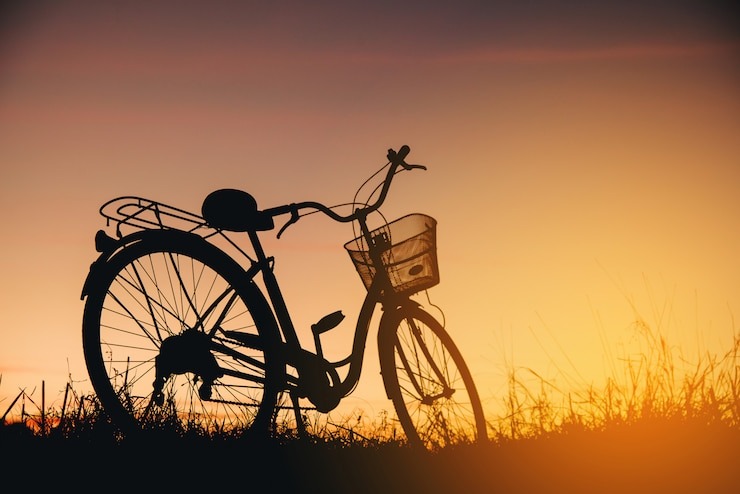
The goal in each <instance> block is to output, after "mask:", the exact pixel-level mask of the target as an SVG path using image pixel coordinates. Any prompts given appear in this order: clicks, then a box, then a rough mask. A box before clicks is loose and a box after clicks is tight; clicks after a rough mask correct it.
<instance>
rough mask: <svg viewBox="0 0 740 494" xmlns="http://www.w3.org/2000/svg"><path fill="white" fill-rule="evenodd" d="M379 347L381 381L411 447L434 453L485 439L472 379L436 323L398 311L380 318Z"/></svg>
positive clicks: (415, 312)
mask: <svg viewBox="0 0 740 494" xmlns="http://www.w3.org/2000/svg"><path fill="white" fill-rule="evenodd" d="M378 343H379V344H378V351H379V356H380V369H381V373H382V375H383V382H384V384H385V387H386V391H387V393H388V397H389V398H390V399H391V401H392V402H393V406H394V408H395V410H396V414H397V416H398V420H399V422H400V423H401V426H402V427H403V431H404V433H405V434H406V438H407V441H408V443H409V444H410V445H412V446H417V447H423V448H425V449H428V450H438V449H440V448H443V447H446V446H450V445H454V444H469V443H474V442H478V441H485V440H486V439H487V432H486V422H485V417H484V414H483V407H482V404H481V401H480V398H479V395H478V391H477V389H476V387H475V383H474V382H473V378H472V375H471V374H470V371H469V369H468V366H467V365H466V363H465V361H464V359H463V357H462V354H461V353H460V351H459V350H458V348H457V346H456V345H455V343H454V342H453V341H452V338H451V337H450V336H449V334H448V333H447V331H446V330H445V329H444V327H442V325H441V324H440V323H439V321H437V319H435V318H434V317H433V316H432V315H431V314H429V313H428V312H426V311H425V310H423V309H422V308H420V307H418V306H412V305H407V306H403V307H400V308H399V309H397V310H395V311H391V312H388V313H386V314H384V316H383V320H381V329H380V333H379V342H378Z"/></svg>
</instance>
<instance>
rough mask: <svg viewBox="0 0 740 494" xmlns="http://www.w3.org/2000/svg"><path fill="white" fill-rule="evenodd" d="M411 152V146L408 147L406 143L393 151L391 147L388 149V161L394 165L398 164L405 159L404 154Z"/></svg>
mask: <svg viewBox="0 0 740 494" xmlns="http://www.w3.org/2000/svg"><path fill="white" fill-rule="evenodd" d="M410 152H411V148H410V147H408V146H407V145H406V144H404V145H403V146H401V149H399V150H398V152H396V151H394V150H393V149H389V150H388V161H390V162H391V163H392V164H394V165H400V164H401V163H403V160H405V159H406V156H408V155H409V153H410Z"/></svg>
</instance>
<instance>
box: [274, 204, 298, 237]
mask: <svg viewBox="0 0 740 494" xmlns="http://www.w3.org/2000/svg"><path fill="white" fill-rule="evenodd" d="M299 219H300V216H298V208H296V207H295V204H291V205H290V219H289V220H288V221H286V222H285V224H284V225H283V226H282V228H280V231H278V234H277V238H280V235H282V234H283V232H284V231H285V230H286V229H287V228H288V227H289V226H290V225H292V224H293V223H295V222H296V221H298V220H299Z"/></svg>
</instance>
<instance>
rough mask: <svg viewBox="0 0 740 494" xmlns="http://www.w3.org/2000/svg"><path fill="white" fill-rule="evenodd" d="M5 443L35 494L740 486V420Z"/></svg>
mask: <svg viewBox="0 0 740 494" xmlns="http://www.w3.org/2000/svg"><path fill="white" fill-rule="evenodd" d="M0 452H1V458H2V462H1V463H0V471H2V479H3V480H2V484H0V485H3V486H6V487H10V486H13V485H16V486H23V488H24V489H23V490H26V489H30V490H31V491H32V492H45V491H47V490H48V491H49V492H53V491H55V490H63V491H65V492H67V491H68V490H69V488H71V489H72V491H73V492H80V491H82V492H88V491H89V492H101V491H107V492H131V493H133V492H159V491H161V492H168V493H169V492H197V491H202V490H205V489H207V490H208V491H213V490H214V489H217V490H219V492H226V490H224V489H228V491H235V492H301V493H335V492H336V493H384V494H385V493H396V492H398V493H430V494H431V493H443V492H444V493H489V492H490V493H528V494H531V493H560V492H563V493H566V492H567V493H648V492H649V493H661V492H665V493H671V494H676V493H679V494H680V493H687V494H688V493H691V494H700V493H736V492H740V428H737V427H735V428H729V427H726V426H720V425H716V426H707V425H697V424H687V423H683V422H682V423H680V424H677V423H666V422H655V423H649V422H647V421H641V422H640V423H639V424H636V425H630V426H621V427H612V428H611V429H608V430H606V431H600V432H594V431H583V430H579V431H571V432H570V433H560V434H557V435H553V436H551V437H544V436H543V437H539V438H535V439H524V440H517V441H506V442H497V443H493V442H492V443H490V444H485V445H476V446H460V447H455V448H448V449H445V450H442V451H439V452H436V453H428V452H419V451H415V450H411V449H409V448H406V447H403V446H400V445H398V444H386V445H380V446H371V447H368V446H362V445H359V444H358V445H352V446H346V445H341V444H336V443H334V444H332V443H320V442H316V441H309V440H297V439H292V440H282V441H279V440H268V441H264V442H259V443H255V442H248V441H246V440H237V439H232V440H217V441H214V440H209V439H206V438H188V439H183V438H172V437H169V438H167V437H165V436H156V437H155V436H148V437H144V438H140V439H137V440H133V439H130V440H129V439H127V440H124V441H121V442H118V443H116V442H114V441H112V439H111V438H103V437H87V438H84V437H77V438H69V437H65V438H62V437H54V436H53V435H52V436H51V437H47V438H43V437H39V436H30V435H28V434H24V433H23V431H18V430H14V429H12V428H8V427H3V428H0ZM3 490H5V489H3ZM6 492H7V491H6Z"/></svg>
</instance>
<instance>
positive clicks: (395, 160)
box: [262, 144, 427, 238]
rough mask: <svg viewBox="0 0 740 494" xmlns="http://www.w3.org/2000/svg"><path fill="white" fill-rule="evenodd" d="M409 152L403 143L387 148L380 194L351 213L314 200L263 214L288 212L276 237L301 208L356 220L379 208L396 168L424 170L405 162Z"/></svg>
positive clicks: (281, 207)
mask: <svg viewBox="0 0 740 494" xmlns="http://www.w3.org/2000/svg"><path fill="white" fill-rule="evenodd" d="M409 152H411V148H409V147H408V146H407V145H405V144H404V145H403V146H401V147H400V148H399V150H398V151H395V150H393V149H389V150H388V154H387V158H388V162H389V163H390V167H389V168H388V173H387V174H386V176H385V179H384V180H383V187H382V189H381V190H380V195H379V196H378V199H376V201H375V202H374V203H373V204H370V205H365V206H364V207H361V208H359V207H358V208H356V209H355V210H354V211H353V212H352V213H351V214H348V215H341V214H338V213H337V212H335V211H334V210H333V209H331V208H330V207H328V206H325V205H324V204H321V203H319V202H314V201H305V202H299V203H291V204H286V205H284V206H277V207H274V208H269V209H265V210H263V211H262V212H263V214H266V215H269V216H271V217H274V216H280V215H282V214H287V213H290V219H289V220H288V221H287V222H286V223H285V224H284V225H283V226H282V228H280V230H279V231H278V234H277V238H280V236H281V235H282V234H283V232H285V230H286V229H287V228H288V227H289V226H290V225H292V224H293V223H295V222H296V221H298V220H299V219H300V215H299V214H298V212H299V211H300V210H301V209H314V210H316V211H319V212H321V213H324V214H326V215H327V216H328V217H330V218H331V219H333V220H335V221H338V222H340V223H348V222H350V221H355V220H357V219H358V218H359V217H360V216H363V217H364V216H367V215H368V214H370V213H372V212H373V211H376V210H377V209H379V208H380V206H381V205H382V204H383V202H384V201H385V197H386V195H387V194H388V190H389V189H390V186H391V181H392V180H393V176H394V175H395V174H396V173H397V172H398V168H399V167H401V168H403V169H404V170H413V169H417V168H419V169H422V170H426V169H427V168H426V167H425V166H424V165H410V164H408V163H406V161H405V159H406V156H408V154H409Z"/></svg>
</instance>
